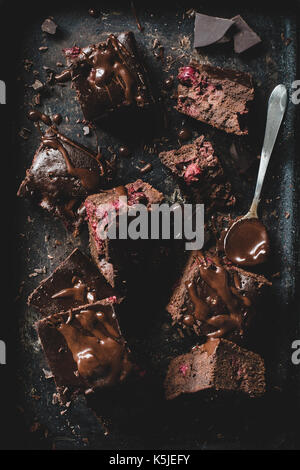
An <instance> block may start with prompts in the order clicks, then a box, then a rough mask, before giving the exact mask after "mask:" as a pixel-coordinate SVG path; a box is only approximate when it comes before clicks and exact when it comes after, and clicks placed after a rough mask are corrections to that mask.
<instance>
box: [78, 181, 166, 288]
mask: <svg viewBox="0 0 300 470" xmlns="http://www.w3.org/2000/svg"><path fill="white" fill-rule="evenodd" d="M162 200H163V194H162V193H160V192H159V191H157V190H156V189H154V188H153V187H152V186H151V185H150V184H148V183H145V182H144V181H142V180H141V179H139V180H137V181H135V182H133V183H129V184H127V185H125V186H119V187H116V188H113V189H111V190H107V191H102V192H101V193H99V194H93V195H91V196H89V197H88V198H87V199H86V201H85V208H86V213H87V219H88V227H89V233H90V251H91V255H92V258H93V259H94V261H95V263H96V264H97V266H98V268H99V270H100V271H101V273H102V274H103V275H104V277H105V278H106V279H107V281H108V282H109V283H110V284H111V286H113V287H115V286H116V282H118V281H117V278H120V282H121V283H122V282H123V280H121V277H122V276H121V271H122V269H127V268H129V264H130V262H129V259H130V257H131V258H132V259H133V258H135V259H138V254H140V255H141V256H142V255H143V251H145V249H146V247H145V246H143V247H142V246H141V243H139V240H130V239H125V240H122V239H116V240H112V239H109V238H108V237H107V236H106V233H107V232H106V225H107V223H108V221H109V219H110V215H112V214H115V215H116V217H118V216H119V214H120V211H123V210H125V211H127V210H128V208H130V207H132V206H134V205H135V204H143V205H145V206H146V207H147V208H150V205H151V204H159V203H160V202H161V201H162ZM128 220H130V218H129V217H128ZM146 241H148V240H146ZM127 264H128V266H126V265H127Z"/></svg>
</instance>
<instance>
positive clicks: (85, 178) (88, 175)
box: [42, 133, 99, 191]
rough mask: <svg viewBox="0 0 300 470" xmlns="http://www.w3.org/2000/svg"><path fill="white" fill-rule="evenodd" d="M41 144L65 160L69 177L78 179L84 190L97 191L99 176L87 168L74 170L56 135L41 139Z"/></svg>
mask: <svg viewBox="0 0 300 470" xmlns="http://www.w3.org/2000/svg"><path fill="white" fill-rule="evenodd" d="M42 142H43V144H44V146H45V147H50V148H53V149H55V150H59V151H60V152H61V154H62V156H63V157H64V159H65V163H66V165H67V170H68V173H69V175H71V176H75V177H76V178H78V179H79V180H80V182H81V184H82V186H83V187H84V188H85V189H87V190H88V191H93V190H96V189H97V187H98V185H99V174H98V173H97V172H95V171H92V170H89V169H87V168H75V167H74V166H73V165H72V163H71V161H70V158H69V155H68V152H67V151H66V149H65V147H64V146H63V143H62V141H61V139H60V138H59V134H58V133H57V134H56V136H53V137H43V138H42Z"/></svg>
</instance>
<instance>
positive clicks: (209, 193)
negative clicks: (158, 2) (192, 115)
mask: <svg viewBox="0 0 300 470" xmlns="http://www.w3.org/2000/svg"><path fill="white" fill-rule="evenodd" d="M159 158H160V160H161V161H162V163H163V164H164V165H165V166H166V167H167V168H169V169H170V170H171V171H172V173H173V174H174V175H176V176H177V177H179V178H181V179H183V180H184V182H185V184H186V185H187V186H190V187H191V188H192V191H193V192H194V195H195V198H196V201H195V202H204V203H205V204H206V206H207V207H206V210H209V209H212V208H217V207H224V206H227V207H231V206H233V205H234V204H235V197H234V196H233V195H232V194H231V184H230V183H229V181H226V180H225V176H224V171H223V168H222V165H221V163H220V160H219V158H218V157H217V156H216V155H215V153H214V148H213V146H212V144H211V142H209V141H206V140H205V137H204V136H203V135H202V136H200V137H198V138H197V139H196V140H194V142H192V143H191V144H187V145H182V146H181V147H180V148H179V149H174V150H169V151H167V152H161V153H160V154H159Z"/></svg>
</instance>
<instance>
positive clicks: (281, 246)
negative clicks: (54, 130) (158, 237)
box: [0, 1, 300, 450]
mask: <svg viewBox="0 0 300 470" xmlns="http://www.w3.org/2000/svg"><path fill="white" fill-rule="evenodd" d="M2 3H4V6H3V7H2V12H3V13H4V14H3V13H2V14H1V28H2V30H1V33H2V36H1V38H2V42H1V44H2V49H3V64H5V66H4V68H3V69H2V70H1V71H2V75H1V76H0V78H4V79H5V80H6V81H7V84H8V103H9V105H8V106H7V107H6V109H5V110H4V109H3V107H2V108H1V120H2V122H3V126H2V134H3V135H2V140H3V141H4V139H5V140H6V142H7V141H9V142H10V143H9V145H8V146H7V150H6V155H4V152H2V161H3V163H2V165H3V166H2V171H3V174H2V186H3V188H4V186H5V180H7V181H8V182H11V183H12V184H10V185H9V187H8V189H6V192H5V194H4V196H3V200H2V208H3V209H2V214H3V218H2V221H3V222H4V221H7V224H8V229H5V228H4V227H5V226H3V225H2V230H3V229H4V230H5V234H6V235H7V240H6V243H8V245H7V246H11V251H9V250H8V249H7V250H6V245H5V246H4V248H3V250H4V253H3V263H4V266H6V270H5V271H4V270H3V271H4V272H5V280H4V281H3V284H2V287H3V291H5V290H6V291H7V293H8V292H10V291H11V290H13V291H14V293H13V296H14V299H15V301H14V304H13V307H10V308H9V309H7V312H6V313H4V312H3V315H5V322H4V321H3V320H4V318H3V317H2V319H1V322H3V325H4V326H3V328H2V333H1V334H0V337H2V338H7V344H8V366H7V369H6V370H5V371H4V370H3V369H2V370H1V372H2V371H3V372H5V373H6V374H7V377H6V378H5V377H4V380H3V382H2V383H6V385H5V386H3V387H2V392H3V394H5V395H3V397H5V399H6V401H5V400H4V398H3V399H2V404H4V409H6V411H9V415H8V417H7V419H6V418H4V419H3V420H2V422H3V424H4V426H5V436H6V437H7V441H8V443H7V446H9V447H11V448H27V449H28V448H29V449H47V448H52V447H55V448H58V449H85V448H90V449H120V450H122V449H182V450H183V449H225V448H227V449H228V448H229V449H244V448H247V449H249V448H251V449H256V448H297V447H298V446H299V438H298V433H297V424H299V423H298V422H297V420H298V418H299V376H300V374H299V371H300V369H299V367H300V366H298V368H297V367H296V366H293V365H292V364H291V360H290V357H291V352H292V351H291V342H292V341H293V340H294V339H297V338H298V336H299V312H298V311H297V305H298V303H297V301H298V300H299V297H297V295H296V294H297V292H296V291H297V285H298V289H299V283H298V284H296V282H297V276H296V273H297V259H298V244H297V243H299V242H297V240H299V238H298V230H299V229H298V222H299V213H298V208H299V205H298V196H297V186H298V184H299V183H298V182H297V174H298V173H297V168H296V165H298V163H297V161H298V160H299V156H298V154H297V151H296V108H297V107H296V106H295V105H293V104H292V103H291V102H290V103H289V106H288V110H287V114H286V117H285V120H284V124H283V126H282V129H281V131H280V135H279V138H278V143H277V145H276V148H275V150H274V154H273V156H272V159H271V162H270V167H269V170H268V175H267V179H266V183H265V187H264V190H263V196H262V202H261V207H260V213H261V214H262V216H263V220H264V221H265V223H266V225H267V227H268V228H269V230H270V235H271V239H272V246H273V255H272V257H271V261H270V263H269V265H268V266H267V271H268V273H269V275H271V274H272V273H275V272H277V271H280V277H279V278H274V285H273V288H272V293H271V298H270V299H269V301H268V302H267V303H266V304H265V306H264V311H263V312H262V313H261V315H260V317H259V319H258V322H257V325H256V329H255V334H253V335H252V337H251V338H250V340H249V347H250V348H252V349H253V350H256V351H259V352H260V353H261V354H262V355H263V357H264V358H265V360H266V366H267V371H268V374H267V375H268V377H267V378H268V392H267V394H266V396H265V397H264V398H262V399H260V400H247V399H245V398H241V397H231V398H230V397H228V398H218V399H217V400H214V401H205V400H202V399H201V398H199V397H197V398H196V399H193V400H189V399H186V400H182V402H180V404H177V403H176V404H174V403H171V404H169V403H166V402H165V401H164V400H163V399H162V390H161V384H162V380H163V377H164V375H165V372H166V367H167V364H168V362H169V360H170V358H171V357H173V356H175V355H176V354H179V353H182V352H185V351H188V349H189V348H190V346H191V345H193V344H195V342H196V341H197V338H194V337H188V338H186V339H184V340H182V339H181V338H180V336H179V335H178V333H177V332H176V330H175V329H172V328H171V327H170V321H169V317H168V315H167V314H166V313H165V312H164V305H165V302H166V299H167V298H168V295H169V293H170V292H169V284H170V279H171V278H172V276H173V273H172V272H171V269H169V272H168V270H167V271H166V283H167V284H166V285H168V287H166V289H165V292H164V293H163V294H162V295H157V292H156V291H155V290H154V289H153V286H151V284H149V285H148V289H149V293H148V295H149V298H148V297H146V298H145V299H143V301H144V305H143V303H141V302H140V303H139V305H136V306H134V305H130V308H129V307H128V308H127V311H126V312H124V314H123V315H122V323H123V328H124V330H125V332H126V331H127V339H128V341H129V344H130V346H131V348H132V349H133V351H134V353H135V354H136V355H137V356H138V357H139V358H141V360H142V363H143V364H144V366H145V369H146V378H145V384H146V386H145V389H146V391H145V390H144V391H143V389H142V388H141V390H134V391H133V392H132V396H131V397H129V398H128V397H126V399H125V397H123V396H119V397H118V396H115V395H112V396H111V401H110V403H109V402H108V403H107V404H106V403H103V406H104V408H107V409H106V410H105V409H104V413H103V414H104V415H105V425H104V427H103V428H104V429H106V428H107V429H108V431H109V432H108V434H107V435H105V433H103V429H101V426H100V424H99V421H98V420H97V419H96V417H95V415H94V414H93V412H92V411H91V410H89V409H88V408H87V407H86V405H85V403H84V400H79V401H78V402H77V403H74V404H73V405H72V406H71V407H70V408H69V409H68V410H67V412H66V413H64V414H61V409H60V408H59V406H58V405H53V404H52V395H53V393H54V392H55V386H54V384H53V381H52V380H51V379H48V380H47V379H46V378H45V376H44V373H43V370H42V368H44V369H48V367H47V364H46V363H45V360H44V357H43V353H42V351H41V347H40V345H39V343H38V342H37V337H36V332H35V330H34V327H33V324H34V322H35V321H36V320H37V319H38V318H39V315H38V314H37V313H35V312H34V311H32V310H29V309H28V308H27V306H26V298H27V296H28V294H29V293H30V292H31V291H32V290H33V288H34V287H35V286H36V285H37V284H38V283H39V282H40V281H41V279H42V278H43V277H44V276H45V275H39V276H36V277H29V275H30V274H31V273H33V272H34V269H35V268H42V267H44V266H46V269H47V275H48V274H49V273H50V272H52V270H53V269H54V268H55V266H57V264H58V263H59V262H60V261H62V260H63V259H64V258H65V257H66V255H67V254H69V253H70V252H71V251H72V249H73V247H74V246H79V247H81V249H83V250H84V251H87V234H86V232H85V231H84V233H83V234H82V236H81V237H80V238H78V239H75V240H74V239H73V238H72V237H71V236H70V235H68V234H66V233H65V231H64V229H63V227H62V226H61V224H60V223H59V222H58V221H54V220H53V219H51V218H50V217H48V216H47V215H46V214H44V213H42V212H41V211H39V210H38V209H37V208H36V207H34V206H33V205H31V204H30V203H28V202H26V201H19V200H18V201H16V203H15V205H14V206H11V204H10V205H8V204H7V202H6V201H8V200H9V201H10V202H11V201H15V196H14V194H15V192H16V190H17V187H18V185H19V183H20V182H21V180H22V178H23V177H24V175H25V170H26V168H28V167H29V166H30V164H31V161H32V157H33V154H34V151H35V149H36V147H37V145H38V135H37V132H36V131H35V130H34V127H33V126H32V125H31V124H30V123H29V122H28V121H27V119H26V112H27V110H28V108H29V103H30V101H31V100H32V97H33V96H34V93H33V91H32V88H30V87H28V85H31V84H32V83H33V82H34V80H35V77H34V76H33V70H37V71H39V76H38V77H37V78H38V79H40V80H41V81H43V82H44V81H45V78H46V73H45V70H44V69H43V66H44V65H46V66H49V67H52V68H53V69H55V70H58V71H59V68H57V67H56V62H57V61H63V57H62V53H61V50H62V48H64V47H70V46H72V45H73V44H74V43H76V44H78V45H80V46H84V45H86V44H88V43H93V42H97V41H99V40H100V39H101V38H105V37H106V36H107V34H108V33H111V32H119V31H123V30H128V29H131V30H133V31H134V32H135V34H136V38H137V41H138V43H139V45H140V46H141V49H142V52H143V54H144V56H145V59H146V62H147V65H148V68H149V71H150V76H151V80H152V82H153V84H154V86H155V88H157V90H158V91H159V89H160V86H161V84H162V82H163V79H164V78H166V77H167V76H169V75H170V74H173V75H175V76H176V71H177V69H178V66H180V65H181V64H186V63H187V62H188V61H189V58H190V57H191V56H192V53H193V48H192V41H193V34H192V31H193V19H189V18H187V17H185V18H183V13H184V12H186V11H187V10H188V9H189V8H192V7H195V8H196V10H197V11H200V12H203V13H207V14H215V15H217V16H224V17H228V18H230V17H232V16H234V15H236V14H241V15H243V17H244V18H245V19H246V21H248V22H249V24H250V25H251V26H252V27H253V28H254V30H255V31H256V32H257V33H258V34H259V35H260V36H261V38H262V40H263V42H262V45H260V46H259V47H257V48H256V49H253V50H251V51H249V52H248V53H246V54H245V55H243V56H238V55H236V54H234V52H233V50H232V47H231V46H230V45H223V46H218V47H212V48H210V49H207V50H204V51H202V52H201V53H199V54H197V53H196V54H195V52H194V53H193V54H194V56H196V57H198V59H199V60H204V61H209V62H211V63H212V64H215V65H219V66H225V67H228V68H230V67H232V68H236V69H240V70H245V71H249V72H251V73H252V74H253V76H254V79H255V81H256V89H257V100H256V101H257V102H256V104H255V111H254V116H255V122H254V123H253V124H254V125H253V126H252V129H251V138H250V139H249V145H250V147H251V151H252V152H253V156H254V159H255V156H256V155H258V154H259V151H260V148H261V145H262V139H263V133H264V124H265V117H266V106H267V99H268V95H269V93H270V92H271V90H272V89H273V87H274V86H275V85H276V84H278V83H284V84H286V86H287V88H288V90H289V92H290V93H291V91H292V90H291V83H292V81H293V80H295V79H296V78H297V68H296V63H297V60H296V59H297V36H296V30H297V18H296V14H297V11H296V9H294V8H291V7H288V6H287V7H286V10H285V11H284V12H283V11H282V12H275V13H273V14H272V15H271V14H270V13H269V11H267V10H264V9H263V7H262V6H259V5H257V6H255V7H254V5H252V7H251V8H250V7H249V8H248V7H246V6H245V7H243V8H241V7H240V6H239V7H237V6H235V5H234V2H226V7H224V6H223V7H217V6H216V5H215V6H214V7H212V6H210V5H209V3H211V2H200V3H199V2H194V3H195V5H193V2H172V3H171V2H160V4H159V2H154V3H153V2H152V3H150V2H143V3H141V2H136V7H137V10H138V14H139V17H140V21H141V23H142V25H143V26H144V28H145V29H144V32H143V33H141V32H139V31H138V29H137V27H136V23H135V20H134V18H133V15H132V12H131V9H130V8H129V6H128V4H129V2H114V1H111V2H106V1H103V2H101V5H100V4H99V8H100V10H101V11H102V12H103V13H104V16H103V17H102V18H100V19H93V18H91V17H90V16H89V15H88V13H87V9H88V8H89V6H90V5H83V6H82V4H84V3H85V2H82V4H81V3H80V2H77V3H76V2H72V3H70V2H60V3H61V4H60V5H59V4H58V5H55V4H54V3H53V2H52V5H48V6H47V7H46V8H45V7H44V9H42V7H41V9H40V10H39V9H38V8H37V7H36V6H34V7H33V4H34V3H35V2H32V7H30V3H29V4H28V2H27V3H26V7H22V6H19V5H18V6H16V5H14V6H10V5H9V2H2ZM94 3H95V4H96V7H97V3H98V2H94ZM261 3H262V2H261ZM229 4H231V5H232V6H229ZM3 9H4V11H3ZM49 15H52V16H53V17H54V19H55V21H56V23H57V24H58V25H59V33H58V34H57V36H55V37H49V36H47V35H43V33H42V32H41V29H40V26H41V24H42V21H43V20H44V19H45V18H47V17H48V16H49ZM281 33H282V34H283V35H284V37H285V38H287V37H289V38H291V39H292V42H291V43H290V45H288V46H286V45H285V44H284V42H283V40H282V38H281ZM183 37H187V38H189V40H190V46H188V47H187V48H185V46H184V44H183V43H182V42H180V40H182V39H183ZM155 38H158V40H159V41H160V43H161V45H162V46H163V47H164V48H165V56H168V55H170V56H172V57H173V58H174V59H176V61H174V64H173V66H172V68H171V70H170V71H169V72H165V71H164V69H165V65H166V63H165V64H162V63H161V61H160V60H157V59H156V58H155V57H154V55H153V50H152V43H153V40H154V39H155ZM184 41H186V40H184ZM44 45H46V46H48V47H49V49H48V51H47V52H45V53H42V52H39V50H38V48H39V47H40V46H44ZM183 54H184V57H183V58H181V56H182V55H183ZM24 59H29V60H32V61H33V62H34V65H33V67H32V69H31V71H29V72H26V71H24V67H23V61H24ZM16 78H17V79H16ZM173 105H174V101H172V100H169V99H167V100H166V107H167V108H168V111H167V115H168V119H169V127H168V129H169V130H168V131H165V130H164V129H162V128H161V129H158V131H157V130H156V131H155V132H156V133H157V135H158V137H160V136H166V137H168V138H169V142H165V143H164V144H160V143H159V139H157V151H160V150H161V149H165V148H174V147H176V146H178V141H177V137H176V135H177V131H176V129H178V128H180V127H181V125H182V122H185V123H187V124H188V125H189V126H190V127H191V128H192V129H193V131H194V136H197V135H199V134H201V133H205V134H206V135H207V136H208V137H209V138H211V139H212V141H213V143H214V144H215V147H216V149H217V154H218V155H220V158H221V159H222V161H223V163H224V165H225V166H227V167H229V168H230V175H231V177H232V180H233V186H234V190H235V192H236V193H237V194H238V196H239V197H238V205H237V208H236V213H241V212H243V211H244V212H245V211H246V210H247V208H248V204H249V202H250V200H251V198H252V194H253V190H254V184H255V177H256V171H257V163H254V165H253V166H252V168H251V170H250V171H249V172H248V173H247V177H246V176H240V175H239V174H238V172H237V170H236V169H235V168H233V167H232V165H231V166H230V156H229V147H230V144H231V143H232V141H233V140H234V139H235V137H232V136H227V135H225V134H223V133H222V132H218V131H214V130H212V129H211V128H209V127H208V126H205V125H204V124H201V123H197V122H194V121H189V120H186V119H183V116H181V115H180V114H179V113H177V112H176V111H175V110H173V109H172V106H173ZM40 109H41V110H43V111H44V112H46V113H47V114H54V113H61V114H62V115H63V116H68V118H69V122H68V123H67V122H64V123H63V124H62V125H61V130H62V131H63V132H65V133H66V134H67V135H68V136H70V137H73V138H75V139H76V140H78V141H80V142H82V143H83V144H85V145H86V146H88V147H93V146H94V145H95V136H94V135H91V136H89V137H84V136H83V132H82V124H77V123H76V121H77V119H81V118H82V114H81V111H80V108H79V105H78V103H77V102H76V101H75V99H74V91H72V90H71V89H70V87H69V85H67V86H66V87H63V88H61V87H58V86H56V87H55V88H54V90H53V92H52V93H51V94H50V95H49V96H48V97H45V98H44V99H43V101H42V106H41V107H40ZM151 125H152V124H151V121H150V123H149V121H147V126H151ZM136 126H137V124H134V123H132V124H131V123H130V125H129V126H127V127H126V136H125V137H124V135H121V136H120V135H114V136H113V135H112V134H111V133H109V132H106V131H103V130H100V131H99V134H100V136H101V146H102V147H103V148H104V149H107V147H108V146H110V147H111V148H112V149H113V150H116V149H118V147H119V145H120V144H122V143H124V142H125V141H128V142H129V144H130V145H131V146H132V148H134V154H133V156H132V158H130V159H124V160H122V161H121V160H120V161H119V162H118V172H117V178H116V179H115V180H114V183H116V184H119V183H121V182H122V183H127V182H129V181H134V180H135V179H136V178H138V177H140V176H141V175H140V172H139V171H138V169H137V167H138V166H139V167H141V166H143V164H141V163H140V160H145V161H147V162H151V163H152V164H153V171H152V172H150V173H148V174H146V175H144V179H145V180H146V181H149V182H150V183H151V184H153V185H154V186H155V187H156V188H158V189H160V190H162V191H163V192H165V193H166V194H168V195H169V196H170V195H172V193H173V192H174V190H175V189H176V188H177V186H176V184H175V182H174V179H173V178H172V177H171V175H170V173H169V172H168V171H167V170H166V169H165V168H163V166H162V165H161V164H160V161H159V159H158V157H157V152H155V153H153V154H150V153H149V152H147V151H144V150H143V145H144V143H145V140H144V139H146V137H147V136H142V135H141V133H140V128H139V127H138V126H137V127H136ZM22 127H26V128H29V129H30V130H31V131H32V135H31V136H30V137H29V139H28V140H26V141H24V140H22V139H21V138H20V137H19V135H18V133H19V131H20V129H21V128H22ZM154 127H155V126H154ZM158 127H159V126H158ZM119 131H120V129H119ZM78 134H79V136H78ZM118 134H120V132H118ZM121 134H122V132H121ZM159 134H160V135H159ZM106 152H107V150H106ZM11 176H12V178H11ZM177 189H178V188H177ZM298 194H299V192H298ZM278 196H280V198H277V197H278ZM287 212H288V213H289V214H290V216H289V218H287V217H286V213H287ZM12 226H13V227H12ZM12 231H13V233H15V235H13V236H12V235H11V234H12ZM45 235H49V241H48V242H46V241H45ZM56 240H58V241H59V242H61V244H60V245H57V243H56V242H55V241H56ZM176 249H177V252H176ZM11 255H13V260H14V261H13V262H12V258H11ZM47 255H51V256H53V259H49V258H48V256H47ZM177 257H178V259H180V254H179V253H178V247H177V248H176V247H175V249H174V250H173V251H172V252H171V258H172V262H174V259H175V261H176V258H177ZM175 264H176V263H175ZM178 264H179V263H178ZM172 266H173V264H172ZM172 269H173V268H172ZM22 281H24V284H22V290H21V291H20V290H19V289H20V286H21V283H22ZM6 283H7V285H6ZM134 308H135V312H133V309H134ZM131 314H134V315H138V317H139V323H140V325H139V326H140V328H139V329H138V331H137V330H132V329H130V327H127V325H126V318H130V315H131ZM129 323H130V321H129ZM297 335H298V336H297ZM16 370H17V377H15V371H16ZM9 374H10V375H9ZM5 379H6V382H5ZM144 392H145V394H144ZM128 400H129V401H128ZM112 403H113V406H111V405H112ZM2 416H3V417H4V416H5V414H2ZM5 436H4V434H3V435H2V444H3V442H4V437H5Z"/></svg>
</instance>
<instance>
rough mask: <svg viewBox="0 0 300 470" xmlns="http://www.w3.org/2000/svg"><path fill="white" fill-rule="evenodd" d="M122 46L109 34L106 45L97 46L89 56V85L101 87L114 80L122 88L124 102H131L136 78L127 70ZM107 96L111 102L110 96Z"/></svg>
mask: <svg viewBox="0 0 300 470" xmlns="http://www.w3.org/2000/svg"><path fill="white" fill-rule="evenodd" d="M122 49H123V46H122V44H121V43H120V42H119V41H118V39H117V38H116V37H115V36H113V35H110V36H109V39H108V47H106V48H103V49H102V48H98V49H96V50H95V51H94V53H93V54H92V55H91V56H90V59H91V61H92V66H93V67H92V69H91V72H90V75H89V77H88V81H89V83H90V85H91V86H95V87H97V88H101V87H103V86H105V85H107V84H108V83H109V81H110V80H112V79H113V80H115V81H116V82H117V83H119V85H120V86H121V87H122V88H123V90H124V95H125V102H124V104H131V103H132V102H133V96H134V91H135V88H136V80H135V76H134V74H133V73H132V72H131V71H130V70H129V68H128V67H127V65H126V62H125V61H124V60H123V51H122ZM109 97H110V99H111V101H112V103H113V98H112V96H110V94H109Z"/></svg>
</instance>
